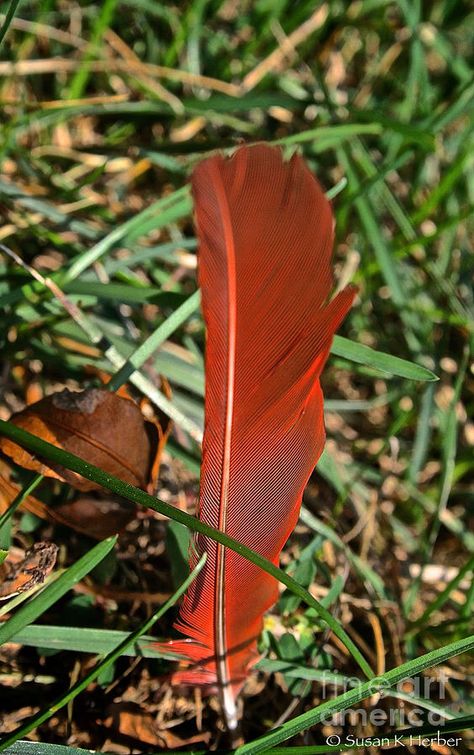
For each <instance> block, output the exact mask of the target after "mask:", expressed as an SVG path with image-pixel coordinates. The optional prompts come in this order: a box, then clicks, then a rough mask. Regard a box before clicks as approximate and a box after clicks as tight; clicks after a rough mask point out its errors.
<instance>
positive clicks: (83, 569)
mask: <svg viewBox="0 0 474 755" xmlns="http://www.w3.org/2000/svg"><path fill="white" fill-rule="evenodd" d="M116 542H117V536H114V537H109V538H107V539H106V540H103V541H102V542H101V543H98V544H97V545H95V546H94V547H93V548H91V550H90V551H88V552H87V553H86V554H85V555H84V556H82V557H81V558H80V559H79V560H78V561H76V563H75V564H73V565H72V566H70V567H69V568H68V569H66V570H65V571H64V572H63V573H62V574H61V575H60V576H59V577H57V578H56V579H55V580H54V581H53V582H50V584H49V585H48V586H47V587H45V588H44V590H42V591H41V593H40V594H39V595H37V596H36V598H34V599H33V600H31V601H30V602H29V603H27V604H26V605H24V606H23V607H22V608H20V609H19V610H18V611H17V612H16V613H15V614H14V615H13V616H12V617H11V619H8V621H6V622H5V623H4V624H2V625H1V626H0V645H3V644H4V643H5V642H8V641H9V640H11V638H12V637H13V636H14V635H15V634H17V633H18V632H20V631H21V630H22V629H24V627H26V626H28V624H32V623H33V621H35V620H36V619H37V618H38V616H41V614H42V613H44V612H45V611H47V610H48V608H50V606H52V605H54V603H56V601H57V600H59V598H61V597H62V596H63V595H64V594H65V593H67V591H68V590H70V589H71V587H73V585H75V584H76V583H77V582H80V580H81V579H83V578H84V577H85V576H86V574H89V572H90V571H92V569H93V568H94V567H95V566H97V564H99V563H100V562H101V561H102V559H103V558H105V556H106V555H107V553H110V551H111V550H112V548H113V547H114V545H115V543H116Z"/></svg>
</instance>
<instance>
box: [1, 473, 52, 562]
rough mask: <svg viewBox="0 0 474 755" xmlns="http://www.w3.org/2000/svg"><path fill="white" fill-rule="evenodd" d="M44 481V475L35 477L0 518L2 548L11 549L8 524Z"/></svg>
mask: <svg viewBox="0 0 474 755" xmlns="http://www.w3.org/2000/svg"><path fill="white" fill-rule="evenodd" d="M42 479H43V475H42V474H37V475H34V477H33V479H32V480H30V482H29V483H28V484H27V485H25V487H24V488H23V490H21V491H20V492H19V493H18V495H17V496H16V498H15V500H14V501H12V503H11V504H10V505H9V506H8V508H7V509H5V511H4V512H3V514H2V515H1V516H0V548H9V547H10V530H9V527H8V526H7V524H8V523H9V521H10V519H11V517H12V516H13V514H14V513H15V511H16V510H17V508H19V506H21V504H22V503H23V501H24V500H25V498H28V496H29V495H30V494H31V493H32V492H33V490H35V488H37V487H38V485H39V484H40V482H41V480H42Z"/></svg>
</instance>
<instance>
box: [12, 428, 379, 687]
mask: <svg viewBox="0 0 474 755" xmlns="http://www.w3.org/2000/svg"><path fill="white" fill-rule="evenodd" d="M0 435H4V436H5V437H7V438H10V439H11V440H13V441H14V442H16V443H18V444H20V445H21V446H24V447H26V448H28V449H30V450H32V451H34V452H35V453H37V454H38V455H40V456H42V457H44V458H46V459H49V460H51V461H54V462H55V463H58V464H60V465H62V466H64V467H66V468H67V469H72V470H73V471H75V472H78V473H79V474H81V475H82V476H83V477H85V478H86V479H88V480H93V481H94V482H96V483H98V484H99V485H102V486H103V487H104V488H106V489H107V490H111V491H112V492H114V493H117V495H121V496H123V497H124V498H127V499H128V500H130V501H133V502H134V503H137V504H139V505H140V506H145V507H146V508H151V509H153V510H154V511H159V512H160V514H163V515H164V516H166V517H168V518H169V519H174V520H175V521H177V522H181V524H184V525H185V526H186V527H189V529H191V530H193V531H194V532H200V533H201V534H203V535H206V536H207V537H210V538H212V540H215V541H216V542H218V543H221V544H222V545H225V546H226V547H227V548H230V549H231V550H233V551H235V552H236V553H238V554H239V555H241V556H243V557H244V558H246V559H248V560H249V561H251V562H252V563H254V564H255V565H256V566H259V567H260V568H261V569H263V570H264V571H266V572H267V573H268V574H271V575H272V577H275V579H277V580H278V581H279V582H282V584H284V585H285V586H286V587H288V588H289V589H290V590H291V591H292V592H294V593H295V595H297V596H298V597H299V598H301V600H303V601H304V602H305V603H307V605H308V606H310V607H311V608H314V609H315V611H316V613H317V614H318V616H319V617H320V618H321V619H322V620H323V621H325V622H326V623H327V624H328V626H329V627H330V628H331V630H332V631H333V632H334V634H335V635H336V636H337V637H338V638H339V639H340V640H341V642H343V643H344V645H345V646H346V648H347V649H348V650H349V652H350V654H351V655H352V657H353V658H354V660H355V662H356V663H357V664H358V665H359V667H360V668H361V669H362V671H363V672H364V674H365V675H366V676H367V677H368V678H372V677H373V676H374V673H373V671H372V669H371V668H370V666H369V664H368V663H367V661H366V659H365V658H364V656H363V655H362V653H361V652H360V650H359V649H358V648H357V647H356V645H355V644H354V642H353V641H352V640H351V638H350V637H349V636H348V634H347V633H346V632H345V630H344V629H343V627H342V626H341V625H340V624H339V622H338V621H336V619H334V617H333V616H332V615H331V614H330V613H329V611H327V609H325V608H324V607H323V606H321V604H320V603H319V602H318V601H317V600H315V598H313V596H312V595H311V594H310V593H309V592H308V591H307V590H305V588H304V587H301V585H299V584H298V583H297V582H296V581H295V580H294V579H292V578H291V577H290V576H289V575H288V574H286V573H285V572H283V571H282V570H281V569H279V568H278V567H277V566H275V564H273V563H272V562H271V561H269V560H268V559H266V558H264V557H263V556H261V555H260V554H258V553H256V552H255V551H253V550H251V549H250V548H248V547H247V546H246V545H243V544H242V543H240V542H238V541H237V540H234V538H232V537H229V536H228V535H226V534H225V533H224V532H221V531H220V530H216V529H214V527H210V526H209V525H207V524H205V523H204V522H202V521H201V520H200V519H196V518H195V517H193V516H191V515H190V514H187V513H186V512H184V511H181V510H180V509H177V508H176V507H174V506H171V505H170V504H168V503H165V502H164V501H160V500H159V499H157V498H154V497H153V496H151V495H148V493H145V492H144V491H143V490H139V489H138V488H135V487H133V485H129V484H127V483H125V482H122V481H121V480H118V479H117V478H116V477H113V476H112V475H109V474H107V473H106V472H103V471H102V470H101V469H99V468H98V467H95V466H93V465H92V464H89V463H88V462H85V461H83V460H82V459H80V458H79V457H78V456H75V455H74V454H70V453H67V452H66V451H63V450H62V449H60V448H56V446H53V445H51V443H46V442H45V441H44V440H41V438H38V437H37V436H36V435H32V434H31V433H28V432H26V431H25V430H22V429H20V428H19V427H16V426H15V425H13V424H11V423H10V422H5V421H4V420H0Z"/></svg>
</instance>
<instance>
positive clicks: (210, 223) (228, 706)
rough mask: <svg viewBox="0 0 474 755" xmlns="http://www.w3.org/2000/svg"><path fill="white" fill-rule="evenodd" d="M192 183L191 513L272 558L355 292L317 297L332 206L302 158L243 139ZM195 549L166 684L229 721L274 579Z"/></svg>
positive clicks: (305, 470)
mask: <svg viewBox="0 0 474 755" xmlns="http://www.w3.org/2000/svg"><path fill="white" fill-rule="evenodd" d="M192 189H193V195H194V201H195V208H196V217H197V228H198V234H199V282H200V286H201V291H202V308H203V313H204V318H205V322H206V326H207V347H206V401H205V417H206V419H205V432H204V441H203V460H202V468H201V493H200V506H199V517H200V519H202V521H205V522H207V523H208V524H210V525H212V526H213V527H217V528H219V529H220V530H222V531H225V532H226V533H227V534H229V535H231V536H232V537H234V538H236V539H237V540H240V541H241V542H243V543H245V545H247V546H248V547H250V548H252V549H254V550H256V551H258V552H259V553H260V554H262V555H264V556H266V557H267V558H268V559H270V560H271V561H273V562H274V563H275V564H278V560H279V555H280V551H281V549H282V547H283V545H284V544H285V541H286V540H287V538H288V536H289V535H290V533H291V532H292V530H293V528H294V527H295V524H296V521H297V519H298V513H299V509H300V504H301V497H302V493H303V490H304V487H305V485H306V483H307V481H308V478H309V476H310V474H311V472H312V470H313V468H314V466H315V464H316V462H317V460H318V458H319V456H320V454H321V452H322V450H323V446H324V440H325V433H324V424H323V396H322V392H321V388H320V384H319V375H320V373H321V370H322V367H323V365H324V362H325V361H326V358H327V356H328V353H329V350H330V346H331V341H332V337H333V335H334V332H335V331H336V329H337V328H338V326H339V324H340V323H341V321H342V319H343V318H344V316H345V314H346V312H347V311H348V309H349V307H350V305H351V302H352V299H353V297H354V289H353V288H348V289H345V290H344V291H342V292H341V293H340V294H339V295H338V296H336V298H334V299H333V300H332V301H331V302H329V303H328V296H329V294H330V291H331V288H332V285H333V277H332V269H331V254H332V245H333V225H334V223H333V216H332V212H331V207H330V204H329V202H328V201H327V200H326V198H325V196H324V194H323V192H322V190H321V187H320V186H319V184H318V183H317V182H316V180H315V179H314V177H313V176H312V174H311V173H310V172H309V170H308V168H307V167H306V166H305V164H304V162H303V161H302V159H301V158H300V157H299V156H297V155H295V156H293V158H292V159H291V160H290V161H289V162H285V161H284V160H283V158H282V154H281V152H280V150H279V149H274V148H271V147H268V146H264V145H257V146H255V147H242V148H241V149H239V150H237V152H236V153H235V154H234V156H233V157H232V158H231V159H224V158H223V157H221V156H215V157H211V158H210V159H208V160H205V161H204V162H202V163H201V164H200V165H199V166H198V167H197V169H196V170H195V172H194V175H193V177H192ZM195 551H196V554H201V553H202V552H204V551H206V552H207V554H208V560H207V562H206V565H205V567H204V569H203V571H202V572H201V573H200V575H199V576H198V578H197V579H196V580H195V581H194V582H193V584H192V585H191V587H190V589H189V591H188V593H187V594H186V596H185V599H184V602H183V605H182V608H181V612H180V618H179V621H178V623H177V624H176V628H177V629H179V630H181V631H182V632H183V633H184V634H186V635H187V636H188V637H189V638H190V639H188V640H178V641H175V642H173V643H171V644H172V646H173V650H174V651H177V652H180V653H183V654H184V655H185V656H186V657H187V658H188V659H189V660H190V661H191V662H193V663H194V667H193V668H189V669H187V670H184V671H180V672H178V673H177V674H175V675H174V681H175V682H181V683H186V684H194V685H201V684H204V685H206V686H211V687H213V688H217V689H218V690H219V692H220V695H221V700H222V704H223V708H224V712H225V714H226V718H227V722H228V725H229V726H230V727H231V728H232V727H235V725H236V713H235V710H236V709H235V698H236V696H237V695H238V693H239V691H240V689H241V688H242V685H243V683H244V681H245V678H246V676H247V673H248V671H249V668H250V667H251V666H252V664H253V663H254V662H255V661H256V660H257V649H256V643H257V638H258V636H259V634H260V632H261V629H262V622H263V614H264V612H265V611H266V610H267V609H268V608H269V607H270V606H271V605H272V604H273V603H274V602H275V601H276V599H277V597H278V590H277V582H276V580H275V579H274V578H273V577H270V576H269V575H268V574H266V573H265V572H264V571H262V570H261V569H259V568H258V567H256V566H255V565H254V564H252V563H250V562H249V561H247V560H246V559H244V558H242V557H241V556H239V555H237V554H236V553H234V552H233V551H230V550H228V549H225V548H224V547H223V546H221V545H219V544H217V543H215V542H214V541H213V540H210V539H209V538H206V537H204V536H202V535H198V536H197V537H196V539H195ZM192 560H193V559H192ZM194 564H195V560H193V564H192V565H194Z"/></svg>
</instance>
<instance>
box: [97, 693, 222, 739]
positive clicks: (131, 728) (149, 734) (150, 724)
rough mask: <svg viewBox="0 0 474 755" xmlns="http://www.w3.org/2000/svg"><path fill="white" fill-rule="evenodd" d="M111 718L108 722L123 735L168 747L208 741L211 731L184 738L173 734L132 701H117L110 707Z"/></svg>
mask: <svg viewBox="0 0 474 755" xmlns="http://www.w3.org/2000/svg"><path fill="white" fill-rule="evenodd" d="M108 712H109V714H110V716H111V717H110V718H109V719H107V721H106V724H108V725H109V726H112V727H113V728H114V729H115V730H116V731H118V732H119V733H120V734H121V735H122V736H124V737H129V738H130V739H135V740H137V741H138V742H141V743H146V744H150V745H154V746H158V747H163V748H167V749H173V748H175V747H182V746H183V745H190V744H196V743H198V742H208V741H209V738H210V733H209V732H202V733H200V734H197V735H196V736H193V737H189V738H188V737H187V738H186V739H182V738H181V737H177V736H176V735H175V734H173V733H172V732H171V731H170V730H169V729H161V728H160V727H159V725H158V724H157V723H156V721H155V717H154V716H152V715H151V714H150V713H144V712H143V711H141V710H140V708H139V707H138V706H134V705H132V704H130V703H116V704H112V705H110V706H109V708H108Z"/></svg>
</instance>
